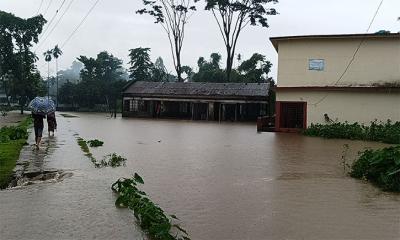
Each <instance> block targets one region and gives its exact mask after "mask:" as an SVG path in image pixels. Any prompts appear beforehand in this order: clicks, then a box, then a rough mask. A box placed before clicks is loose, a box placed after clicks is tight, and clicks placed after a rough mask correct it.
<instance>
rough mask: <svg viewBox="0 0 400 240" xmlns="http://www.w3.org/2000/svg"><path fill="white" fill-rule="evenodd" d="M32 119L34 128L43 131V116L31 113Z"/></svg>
mask: <svg viewBox="0 0 400 240" xmlns="http://www.w3.org/2000/svg"><path fill="white" fill-rule="evenodd" d="M32 118H33V126H34V127H35V128H36V127H37V128H42V129H43V119H44V116H43V115H40V114H35V113H32Z"/></svg>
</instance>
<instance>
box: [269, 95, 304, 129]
mask: <svg viewBox="0 0 400 240" xmlns="http://www.w3.org/2000/svg"><path fill="white" fill-rule="evenodd" d="M306 116H307V103H305V102H276V122H275V126H276V131H283V132H284V131H299V130H301V129H305V128H306V127H307V123H306V120H307V118H306Z"/></svg>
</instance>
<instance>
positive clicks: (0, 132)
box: [0, 117, 32, 189]
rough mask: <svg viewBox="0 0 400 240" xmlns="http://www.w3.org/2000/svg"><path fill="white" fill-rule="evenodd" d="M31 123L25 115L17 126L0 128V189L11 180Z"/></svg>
mask: <svg viewBox="0 0 400 240" xmlns="http://www.w3.org/2000/svg"><path fill="white" fill-rule="evenodd" d="M31 123H32V119H31V118H30V117H27V118H25V119H24V120H23V121H21V122H20V123H19V124H18V126H12V127H2V128H1V129H0V189H3V188H6V187H7V185H8V183H9V182H10V180H11V177H12V174H13V170H14V168H15V164H16V162H17V160H18V158H19V154H20V152H21V149H22V147H23V146H24V145H25V144H26V139H27V138H28V131H27V129H28V127H29V125H30V124H31Z"/></svg>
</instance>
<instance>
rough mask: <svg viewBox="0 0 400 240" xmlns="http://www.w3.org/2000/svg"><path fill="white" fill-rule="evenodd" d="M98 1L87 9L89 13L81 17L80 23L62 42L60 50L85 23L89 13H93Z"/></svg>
mask: <svg viewBox="0 0 400 240" xmlns="http://www.w3.org/2000/svg"><path fill="white" fill-rule="evenodd" d="M99 2H100V0H96V2H95V3H94V4H93V5H92V7H91V8H90V9H89V11H88V12H87V13H86V15H85V16H84V17H83V19H82V20H81V22H80V23H79V24H78V25H77V26H76V28H75V29H74V30H73V31H72V33H71V34H70V35H69V36H68V38H67V40H65V41H64V43H63V44H62V45H61V48H64V46H65V45H66V44H67V43H68V41H69V40H71V38H72V36H73V35H74V34H75V33H76V32H77V31H78V29H79V28H80V27H81V26H82V24H83V23H84V22H85V20H86V19H87V17H88V16H89V15H90V13H91V12H92V11H93V9H94V8H95V7H96V5H97V3H99Z"/></svg>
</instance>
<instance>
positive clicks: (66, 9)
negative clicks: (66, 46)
mask: <svg viewBox="0 0 400 240" xmlns="http://www.w3.org/2000/svg"><path fill="white" fill-rule="evenodd" d="M73 2H74V0H71V2H69V4H68V5H67V7H66V8H65V11H64V12H63V14H62V15H61V17H60V18H59V19H58V21H57V22H56V23H55V24H54V26H53V28H52V29H51V30H50V32H49V33H48V34H47V36H46V37H45V38H44V39H43V40H42V41H41V44H43V43H44V42H46V40H47V39H48V38H49V36H50V35H51V34H52V33H53V31H54V30H55V29H56V27H57V26H58V24H60V22H61V20H62V19H63V17H64V15H65V14H66V13H67V12H68V10H69V9H70V7H71V5H72V3H73ZM39 47H40V46H38V48H39ZM38 48H37V49H38Z"/></svg>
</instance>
